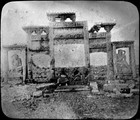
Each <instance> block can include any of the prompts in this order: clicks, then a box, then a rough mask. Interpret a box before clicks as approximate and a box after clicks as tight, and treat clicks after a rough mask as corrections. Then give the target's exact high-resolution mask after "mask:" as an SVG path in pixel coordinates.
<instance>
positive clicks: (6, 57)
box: [4, 48, 9, 83]
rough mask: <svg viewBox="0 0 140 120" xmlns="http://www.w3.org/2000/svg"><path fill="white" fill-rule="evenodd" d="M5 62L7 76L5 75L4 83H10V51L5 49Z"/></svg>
mask: <svg viewBox="0 0 140 120" xmlns="http://www.w3.org/2000/svg"><path fill="white" fill-rule="evenodd" d="M4 51H5V61H4V66H5V75H4V82H5V83H8V78H9V61H8V51H9V50H8V49H7V48H5V50H4Z"/></svg>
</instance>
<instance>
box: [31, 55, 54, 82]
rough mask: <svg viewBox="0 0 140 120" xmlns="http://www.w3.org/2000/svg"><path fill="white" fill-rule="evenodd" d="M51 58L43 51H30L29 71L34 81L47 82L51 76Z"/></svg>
mask: <svg viewBox="0 0 140 120" xmlns="http://www.w3.org/2000/svg"><path fill="white" fill-rule="evenodd" d="M50 62H51V58H50V56H49V55H47V54H45V52H44V53H32V54H31V58H30V63H29V73H30V76H31V78H32V79H34V81H36V82H47V81H49V80H50V79H51V78H52V75H53V71H52V70H51V69H50Z"/></svg>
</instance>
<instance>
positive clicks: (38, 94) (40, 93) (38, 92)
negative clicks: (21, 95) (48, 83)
mask: <svg viewBox="0 0 140 120" xmlns="http://www.w3.org/2000/svg"><path fill="white" fill-rule="evenodd" d="M33 96H34V97H40V96H42V91H41V90H39V91H35V92H33Z"/></svg>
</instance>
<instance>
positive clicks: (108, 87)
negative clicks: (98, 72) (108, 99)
mask: <svg viewBox="0 0 140 120" xmlns="http://www.w3.org/2000/svg"><path fill="white" fill-rule="evenodd" d="M114 88H115V85H114V84H104V86H103V90H104V91H113V89H114Z"/></svg>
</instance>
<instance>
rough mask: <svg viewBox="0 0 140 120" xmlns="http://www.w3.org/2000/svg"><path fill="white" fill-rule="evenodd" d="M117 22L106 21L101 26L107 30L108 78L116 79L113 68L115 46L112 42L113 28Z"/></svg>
mask: <svg viewBox="0 0 140 120" xmlns="http://www.w3.org/2000/svg"><path fill="white" fill-rule="evenodd" d="M114 25H115V23H104V24H101V27H104V29H105V30H106V47H107V80H108V81H110V80H113V79H114V68H113V47H112V44H111V33H110V31H111V29H112V28H113V26H114Z"/></svg>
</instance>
